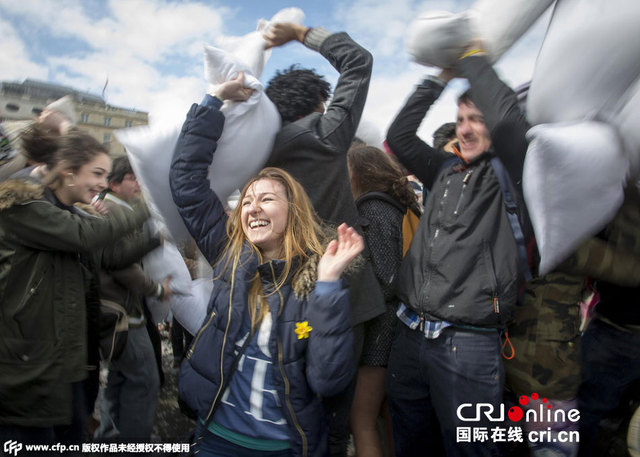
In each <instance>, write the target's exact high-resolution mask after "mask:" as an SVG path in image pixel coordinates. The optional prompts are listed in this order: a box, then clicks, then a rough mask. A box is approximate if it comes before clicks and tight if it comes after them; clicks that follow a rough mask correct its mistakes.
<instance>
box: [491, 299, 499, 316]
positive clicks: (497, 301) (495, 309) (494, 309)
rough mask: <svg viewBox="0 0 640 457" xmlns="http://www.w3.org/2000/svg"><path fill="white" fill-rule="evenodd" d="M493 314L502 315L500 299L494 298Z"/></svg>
mask: <svg viewBox="0 0 640 457" xmlns="http://www.w3.org/2000/svg"><path fill="white" fill-rule="evenodd" d="M493 312H494V313H500V300H499V299H498V297H493Z"/></svg>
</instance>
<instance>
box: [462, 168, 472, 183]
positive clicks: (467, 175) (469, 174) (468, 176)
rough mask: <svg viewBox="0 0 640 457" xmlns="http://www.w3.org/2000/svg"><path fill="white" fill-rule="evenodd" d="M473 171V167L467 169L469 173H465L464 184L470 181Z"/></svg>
mask: <svg viewBox="0 0 640 457" xmlns="http://www.w3.org/2000/svg"><path fill="white" fill-rule="evenodd" d="M471 173H473V169H472V170H469V171H467V174H466V175H464V178H462V183H463V184H467V183H468V182H469V179H471Z"/></svg>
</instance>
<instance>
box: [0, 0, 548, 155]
mask: <svg viewBox="0 0 640 457" xmlns="http://www.w3.org/2000/svg"><path fill="white" fill-rule="evenodd" d="M483 1H485V2H488V3H491V2H493V3H495V4H496V5H497V4H499V3H500V1H498V0H483ZM474 3H475V2H474V0H393V1H391V0H322V1H320V0H306V1H301V0H297V3H296V2H295V0H290V1H282V0H249V1H239V2H238V1H236V2H231V1H229V0H200V1H196V0H20V1H16V0H0V49H2V52H1V53H0V80H1V81H18V82H20V81H23V80H24V79H27V78H29V79H37V80H41V81H47V82H51V83H56V84H62V85H66V86H71V87H73V88H75V89H77V90H81V91H88V92H91V93H93V94H96V95H101V94H102V93H103V89H104V88H105V83H106V82H107V81H108V84H107V85H106V89H105V90H104V98H105V100H106V102H107V103H108V104H110V105H114V106H118V107H125V108H133V109H137V110H141V111H146V112H148V113H149V117H150V122H151V123H152V124H156V125H165V124H171V125H175V124H176V123H178V124H179V123H181V121H182V120H183V119H184V116H185V114H186V112H187V110H188V108H189V106H190V105H191V103H193V102H198V101H199V100H200V99H201V98H202V95H203V94H204V91H205V89H206V83H205V80H204V71H203V44H209V45H213V46H216V45H219V44H220V43H221V42H223V41H224V40H225V38H227V37H234V36H235V37H238V36H243V35H246V34H248V33H250V32H252V31H254V30H255V29H256V25H257V23H258V20H259V19H270V18H271V17H272V16H273V15H274V14H275V13H277V12H278V11H279V10H281V9H283V8H288V7H297V8H300V9H301V10H302V11H303V12H304V13H305V19H304V21H303V24H304V25H306V26H310V27H312V26H323V27H324V28H326V29H328V30H330V31H333V32H338V31H346V32H348V33H349V35H351V37H352V38H353V39H354V40H355V41H357V42H358V43H360V44H361V45H362V46H364V47H365V48H367V49H368V50H369V51H370V52H371V53H372V54H373V56H374V68H373V75H372V80H371V85H370V89H369V95H368V99H367V104H366V106H365V111H364V114H363V121H362V125H361V131H360V132H361V134H362V135H363V136H366V137H367V139H368V140H369V141H370V142H371V143H374V144H375V143H376V141H380V142H381V141H382V139H383V138H384V135H385V133H386V130H387V128H388V126H389V124H390V123H391V121H392V120H393V118H394V116H395V115H396V114H397V112H398V111H399V109H400V108H401V107H402V105H403V103H404V101H405V100H406V98H407V97H408V96H409V95H410V94H411V92H412V91H413V88H414V87H415V85H416V84H417V83H419V82H420V81H421V79H422V78H424V76H426V75H428V74H433V73H436V72H437V71H438V69H436V68H433V67H426V66H422V65H418V64H416V63H414V62H412V61H411V58H410V56H409V54H408V53H407V49H406V43H405V38H406V31H407V28H408V26H409V24H410V23H411V22H412V21H413V20H414V19H415V18H416V17H418V16H419V15H420V14H421V13H424V12H428V11H438V10H440V11H449V12H453V13H457V12H461V11H464V10H467V9H469V8H470V7H471V6H473V4H474ZM548 18H549V12H547V13H546V14H544V15H543V16H542V17H541V18H540V20H539V21H538V22H537V23H536V24H535V25H534V26H533V27H532V28H531V29H530V30H529V31H528V32H527V33H526V34H525V35H524V36H523V37H522V38H521V39H520V40H519V41H518V42H516V44H515V45H514V46H513V47H512V48H511V49H510V50H509V51H508V52H507V53H505V55H504V56H503V57H502V58H501V59H500V60H499V61H498V62H497V64H496V68H497V70H498V73H499V74H500V75H501V77H502V78H503V79H504V80H505V81H506V82H507V83H508V84H510V85H511V86H513V87H515V86H518V85H519V84H521V83H524V82H526V81H528V80H530V79H531V76H532V73H533V68H534V64H535V59H536V56H537V53H538V51H539V49H540V46H541V44H542V39H543V37H544V33H545V30H546V25H547V23H548ZM294 63H298V64H300V65H301V66H303V67H307V68H314V69H315V70H316V71H317V72H318V73H320V74H323V75H324V76H325V77H326V79H327V80H328V81H329V82H330V83H331V84H332V85H334V84H335V82H336V80H337V77H338V74H337V72H336V71H335V70H334V69H333V68H332V67H331V66H330V65H329V63H328V62H327V61H325V60H324V58H323V57H322V56H321V55H319V54H318V53H316V52H314V51H311V50H308V49H306V48H305V47H304V46H302V45H301V44H300V43H289V44H287V45H285V46H283V47H280V48H276V49H274V50H273V52H272V54H271V57H270V59H269V60H268V62H267V64H266V65H265V67H264V70H263V72H262V75H261V77H260V80H261V81H262V82H263V83H264V84H266V83H267V82H268V80H269V79H270V78H271V77H272V76H273V75H274V73H275V71H276V70H278V69H283V68H286V67H288V66H290V65H291V64H294ZM464 88H465V83H464V81H462V80H455V81H454V82H453V83H451V84H450V85H449V87H448V88H447V90H446V91H445V93H444V94H443V95H442V96H441V98H440V100H438V102H437V103H436V104H435V105H434V107H433V108H432V109H431V110H430V111H429V114H428V115H427V117H426V118H425V121H424V122H423V124H422V126H421V128H420V130H419V134H420V135H421V136H422V137H423V138H424V139H425V140H426V141H428V142H431V133H432V132H433V130H435V129H436V128H437V127H438V126H439V125H440V124H442V123H444V122H449V121H454V120H455V112H456V107H455V98H456V96H457V95H458V94H459V93H460V92H462V91H463V90H464Z"/></svg>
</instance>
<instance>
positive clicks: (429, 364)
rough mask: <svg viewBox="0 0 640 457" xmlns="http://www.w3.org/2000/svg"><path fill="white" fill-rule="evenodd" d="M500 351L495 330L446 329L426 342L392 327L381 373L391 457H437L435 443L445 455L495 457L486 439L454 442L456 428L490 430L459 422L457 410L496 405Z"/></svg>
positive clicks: (402, 326) (421, 336) (500, 379)
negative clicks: (386, 360)
mask: <svg viewBox="0 0 640 457" xmlns="http://www.w3.org/2000/svg"><path fill="white" fill-rule="evenodd" d="M501 351H502V346H501V342H500V335H499V333H498V331H490V332H473V331H466V330H460V329H456V328H453V327H449V328H446V329H445V330H443V332H442V334H441V335H440V336H439V337H438V338H436V339H427V338H425V337H424V334H423V333H422V332H420V331H418V330H411V329H410V328H409V327H407V326H406V325H405V324H403V323H399V324H398V328H397V330H396V335H395V338H394V341H393V346H392V348H391V355H390V358H389V366H388V369H387V395H388V400H389V406H390V409H391V420H392V422H393V439H394V447H395V452H396V456H397V457H408V456H416V457H418V456H420V457H422V456H425V455H429V456H432V455H442V454H443V451H442V449H440V448H439V445H437V444H434V443H438V442H440V441H441V442H442V443H443V445H444V453H446V455H447V456H476V455H478V456H492V455H499V451H498V449H497V446H496V445H495V444H494V443H492V442H491V441H490V440H489V441H486V442H482V443H479V442H476V443H466V442H465V443H463V442H460V443H459V442H457V427H470V426H471V427H491V423H483V422H463V421H460V419H458V416H457V409H458V407H459V406H460V405H461V404H462V403H472V404H474V405H475V404H476V403H490V404H492V405H494V407H498V406H499V405H500V403H501V402H502V385H503V381H504V368H503V365H502V358H501V357H502V356H501ZM438 423H439V430H440V431H439V433H438ZM495 425H496V424H494V425H493V426H495ZM498 425H499V424H498ZM438 435H441V437H440V436H438Z"/></svg>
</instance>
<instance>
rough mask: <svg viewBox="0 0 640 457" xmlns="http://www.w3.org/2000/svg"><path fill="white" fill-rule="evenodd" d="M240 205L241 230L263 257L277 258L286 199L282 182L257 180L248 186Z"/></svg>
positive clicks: (286, 208) (282, 230) (282, 232)
mask: <svg viewBox="0 0 640 457" xmlns="http://www.w3.org/2000/svg"><path fill="white" fill-rule="evenodd" d="M240 204H241V205H242V211H241V214H240V218H241V221H242V231H243V232H244V234H245V236H246V237H247V239H248V240H249V241H251V242H252V243H253V244H255V245H256V246H257V247H258V248H259V249H260V251H261V252H262V255H263V257H264V259H265V260H271V259H275V258H278V257H279V255H280V253H281V248H282V242H283V240H284V233H285V230H286V228H287V217H288V215H289V202H288V200H287V191H286V189H285V187H284V185H283V184H282V183H280V182H278V181H276V180H273V179H268V178H264V179H259V180H258V181H256V182H254V183H253V184H251V185H250V186H249V188H248V189H247V192H246V193H245V195H244V197H243V198H242V200H241V202H240Z"/></svg>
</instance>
